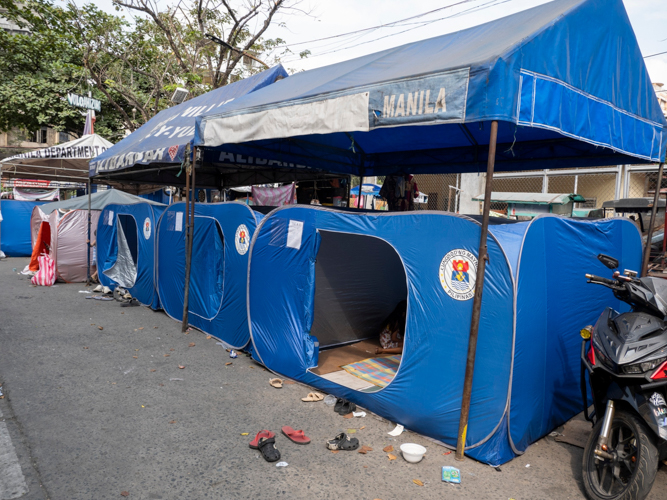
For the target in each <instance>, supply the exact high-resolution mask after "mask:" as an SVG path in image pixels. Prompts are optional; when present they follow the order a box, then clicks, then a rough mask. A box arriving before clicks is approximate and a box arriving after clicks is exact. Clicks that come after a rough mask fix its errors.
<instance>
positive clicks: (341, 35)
mask: <svg viewBox="0 0 667 500" xmlns="http://www.w3.org/2000/svg"><path fill="white" fill-rule="evenodd" d="M474 1H476V0H460V1H459V2H456V3H453V4H451V5H445V6H444V7H439V8H437V9H433V10H429V11H428V12H422V13H421V14H417V15H414V16H410V17H406V18H404V19H399V20H398V21H392V22H390V23H385V24H378V25H377V26H371V27H370V28H363V29H360V30H355V31H348V32H347V33H340V34H338V35H331V36H326V37H324V38H316V39H314V40H307V41H305V42H297V43H287V44H285V45H279V47H294V46H296V45H304V44H306V43H315V42H322V41H324V40H331V39H332V38H341V37H344V36H349V35H356V34H358V33H365V32H367V31H374V30H377V29H381V28H388V27H391V26H395V25H397V24H400V23H404V22H406V21H412V20H413V19H418V18H420V17H424V16H428V15H429V14H433V13H435V12H440V11H441V10H445V9H451V8H452V7H456V6H457V5H462V4H465V3H470V2H474Z"/></svg>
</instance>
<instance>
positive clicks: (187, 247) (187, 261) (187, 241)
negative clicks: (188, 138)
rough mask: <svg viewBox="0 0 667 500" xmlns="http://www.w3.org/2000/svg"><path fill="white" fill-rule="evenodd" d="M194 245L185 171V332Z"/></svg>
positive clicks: (183, 330) (187, 174)
mask: <svg viewBox="0 0 667 500" xmlns="http://www.w3.org/2000/svg"><path fill="white" fill-rule="evenodd" d="M195 152H196V148H193V151H192V159H193V165H192V169H193V171H194V161H196V160H195V158H196V156H195ZM194 196H195V194H194V189H193V191H192V198H193V199H194ZM191 250H192V247H191V246H190V174H189V173H188V172H187V171H186V172H185V283H184V287H185V288H184V290H183V324H182V325H181V331H182V332H185V331H186V330H187V329H188V303H189V299H190V263H191V260H190V259H191V257H192V254H191V253H190V251H191Z"/></svg>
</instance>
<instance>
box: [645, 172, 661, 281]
mask: <svg viewBox="0 0 667 500" xmlns="http://www.w3.org/2000/svg"><path fill="white" fill-rule="evenodd" d="M664 166H665V164H664V163H660V168H659V169H658V184H657V185H656V186H655V195H654V196H653V208H652V209H651V220H650V221H649V223H648V234H647V236H646V247H645V248H644V259H643V262H642V274H641V275H642V276H647V274H648V261H649V260H650V258H651V238H653V228H654V227H655V215H656V213H657V211H658V200H660V186H661V185H662V170H663V167H664Z"/></svg>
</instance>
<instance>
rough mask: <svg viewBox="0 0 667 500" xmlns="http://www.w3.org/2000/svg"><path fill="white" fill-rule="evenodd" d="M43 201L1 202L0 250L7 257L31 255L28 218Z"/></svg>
mask: <svg viewBox="0 0 667 500" xmlns="http://www.w3.org/2000/svg"><path fill="white" fill-rule="evenodd" d="M43 204H44V202H43V201H18V200H2V202H1V203H0V213H2V222H0V224H1V226H0V228H1V229H2V233H0V250H2V251H3V252H5V254H7V256H8V257H29V256H30V255H31V254H32V241H31V239H30V217H31V216H32V209H33V208H35V207H38V206H40V205H43Z"/></svg>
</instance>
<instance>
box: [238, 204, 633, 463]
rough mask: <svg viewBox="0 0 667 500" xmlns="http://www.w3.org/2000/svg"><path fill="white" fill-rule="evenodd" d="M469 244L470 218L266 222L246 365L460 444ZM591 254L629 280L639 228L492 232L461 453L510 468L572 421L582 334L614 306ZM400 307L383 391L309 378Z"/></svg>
mask: <svg viewBox="0 0 667 500" xmlns="http://www.w3.org/2000/svg"><path fill="white" fill-rule="evenodd" d="M479 232H480V225H479V223H478V222H477V221H475V220H473V219H470V218H467V217H463V216H457V215H455V214H451V213H444V212H413V213H394V214H381V215H378V214H377V213H375V214H373V213H365V214H355V213H349V212H340V211H334V210H329V209H323V208H318V207H306V206H303V207H302V206H298V207H289V208H280V209H277V210H275V211H273V212H272V213H271V214H269V215H268V216H267V217H266V218H265V219H264V220H262V222H261V223H260V225H259V226H258V228H257V231H256V232H255V235H254V236H253V241H252V244H251V247H250V264H249V275H248V318H249V326H250V333H251V339H252V344H253V356H255V358H256V359H257V360H258V361H260V362H261V363H263V364H264V365H265V366H266V367H267V368H269V369H270V370H273V371H275V372H277V373H280V374H282V375H284V376H286V377H290V378H292V379H294V380H298V381H300V382H303V383H306V384H308V385H312V386H314V387H317V388H319V389H321V390H323V391H327V392H330V393H332V394H335V395H336V396H339V397H344V398H347V399H349V400H351V401H353V402H355V403H357V404H358V405H360V406H363V407H365V408H368V409H369V410H371V411H373V412H375V413H378V414H379V415H381V416H383V417H385V418H388V419H390V420H392V421H395V422H398V423H400V424H403V425H405V426H406V427H407V428H408V429H410V430H413V431H416V432H419V433H421V434H424V435H427V436H430V437H432V438H434V439H437V440H439V441H441V442H443V443H445V444H447V445H449V446H454V445H455V444H456V438H457V429H458V424H459V410H460V406H461V397H462V387H463V377H464V367H465V363H466V353H467V340H468V332H469V328H470V317H471V309H472V300H471V298H472V290H473V289H474V281H475V271H476V266H477V263H476V258H477V255H478V253H477V244H478V242H479ZM582 242H585V244H582ZM369 249H370V250H369ZM601 252H606V253H610V254H612V255H613V256H614V257H617V258H618V259H619V260H620V261H621V266H622V268H630V269H637V268H638V266H639V263H640V258H641V242H640V238H639V233H638V231H637V229H636V228H635V227H634V225H633V224H632V223H631V222H630V221H627V220H619V219H613V220H601V221H594V222H579V221H574V220H568V219H562V218H559V217H555V216H545V217H538V218H537V219H535V220H533V221H532V222H522V223H516V224H507V225H494V226H492V227H491V228H490V237H489V262H488V263H487V270H486V286H485V291H484V296H483V302H482V307H483V311H484V314H483V315H482V316H481V318H480V329H479V345H478V350H477V357H476V364H475V375H474V379H473V393H472V404H471V410H470V420H469V425H468V433H467V444H466V450H467V451H466V453H467V454H468V455H470V456H471V457H473V458H476V459H478V460H481V461H484V462H487V463H490V464H494V465H496V464H500V463H503V462H506V461H507V460H510V459H511V458H513V457H514V456H516V455H517V454H520V453H522V452H523V451H524V450H525V449H526V448H527V446H528V445H529V444H530V443H532V442H534V441H535V440H536V439H539V438H540V437H541V436H543V435H545V434H546V433H548V432H550V431H551V430H552V429H553V428H555V427H556V426H558V425H560V424H562V423H564V422H565V421H566V420H568V419H569V418H571V417H572V416H574V415H575V414H577V413H579V412H580V411H581V409H582V403H581V394H580V388H579V351H580V343H581V339H580V338H579V335H578V333H577V332H578V331H579V329H580V328H581V327H582V326H585V325H586V324H589V323H592V322H594V320H595V319H596V317H597V316H598V315H599V313H600V311H601V310H603V308H604V307H605V306H607V305H612V306H614V307H617V308H619V307H621V305H620V304H619V301H618V300H617V299H615V298H614V297H613V294H612V293H611V291H609V290H605V289H601V288H600V287H595V286H592V285H588V284H587V283H586V280H585V278H584V273H586V272H590V273H594V274H602V275H604V272H605V271H604V270H605V269H606V268H604V267H603V266H602V264H601V263H600V262H599V261H598V260H597V258H596V256H597V254H598V253H601ZM457 262H461V263H463V264H464V265H465V268H466V273H467V278H466V280H467V284H466V285H464V286H457V285H456V284H455V283H454V282H453V280H452V271H454V270H455V269H454V268H453V267H452V265H453V264H457ZM348 267H349V270H346V268H348ZM464 282H465V280H464ZM402 299H407V304H408V306H407V321H406V331H405V344H404V349H403V354H402V356H401V358H400V365H399V366H398V369H397V371H396V373H395V376H394V377H393V379H392V380H391V381H390V383H389V384H388V385H386V387H384V388H382V389H378V387H374V388H365V389H363V390H355V389H353V388H350V387H349V386H345V385H342V384H341V383H339V382H338V381H340V378H334V377H332V376H329V375H319V374H318V373H317V367H318V365H319V361H320V360H319V356H320V355H324V353H327V352H328V351H333V350H335V349H336V348H337V347H340V346H343V345H346V344H350V343H353V342H359V341H361V340H364V339H368V338H369V337H371V336H372V335H373V334H374V335H375V336H377V335H378V334H379V333H380V330H381V328H382V320H383V319H384V318H385V317H386V316H387V315H388V314H389V313H390V312H391V310H392V308H393V307H394V305H395V304H396V303H397V302H398V301H400V300H402ZM564 311H567V313H564ZM378 345H379V344H378ZM324 349H328V350H324ZM371 356H372V354H371V355H368V357H371ZM545 360H548V361H545Z"/></svg>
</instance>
